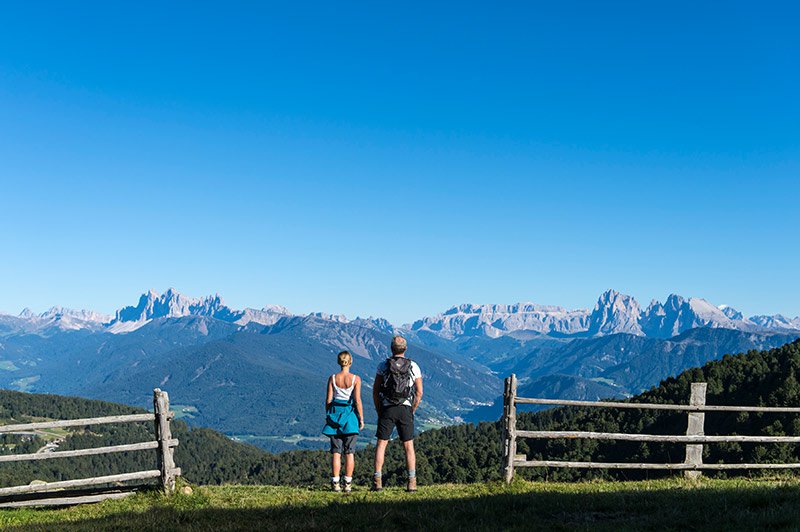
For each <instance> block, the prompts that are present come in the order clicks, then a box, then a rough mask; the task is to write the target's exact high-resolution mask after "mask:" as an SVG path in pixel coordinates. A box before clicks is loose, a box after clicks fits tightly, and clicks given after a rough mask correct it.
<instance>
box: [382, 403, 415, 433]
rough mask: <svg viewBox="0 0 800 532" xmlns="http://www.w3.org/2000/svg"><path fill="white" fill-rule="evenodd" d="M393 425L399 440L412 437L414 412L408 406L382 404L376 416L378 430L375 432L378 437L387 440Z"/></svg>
mask: <svg viewBox="0 0 800 532" xmlns="http://www.w3.org/2000/svg"><path fill="white" fill-rule="evenodd" d="M395 427H397V435H398V436H400V441H410V440H413V439H414V412H413V411H412V410H411V407H410V406H407V405H395V406H384V407H383V408H382V409H381V414H380V415H379V416H378V430H377V431H376V432H375V435H376V436H377V437H378V439H379V440H388V439H389V438H390V437H391V436H392V429H394V428H395Z"/></svg>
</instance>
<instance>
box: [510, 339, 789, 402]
mask: <svg viewBox="0 0 800 532" xmlns="http://www.w3.org/2000/svg"><path fill="white" fill-rule="evenodd" d="M798 337H800V333H794V334H763V333H749V332H743V331H736V330H731V329H707V328H698V329H691V330H689V331H686V332H684V333H683V334H681V335H679V336H676V337H674V338H670V339H667V340H662V339H658V338H645V337H642V336H636V335H632V334H614V335H610V336H604V337H600V338H587V339H578V340H574V341H573V342H570V343H568V344H566V345H564V346H562V347H560V348H559V349H557V350H556V351H553V352H548V353H535V354H532V355H531V356H529V357H528V358H525V359H523V360H521V361H520V362H519V364H518V365H517V366H516V368H515V372H516V373H517V374H518V376H519V377H521V378H523V379H536V378H539V377H542V376H545V375H553V374H563V375H575V376H578V377H583V378H589V379H592V378H602V379H604V380H605V381H606V382H609V383H613V385H615V386H618V387H620V388H621V389H622V390H624V391H626V392H627V393H638V392H640V391H642V390H644V389H647V388H649V387H651V386H653V385H654V384H655V383H657V382H659V381H660V380H661V379H663V378H664V376H665V375H675V374H677V373H680V372H681V371H683V370H685V369H687V368H691V367H695V366H700V365H702V364H704V363H706V362H708V361H709V360H714V359H717V358H719V357H721V356H722V355H724V354H726V353H741V352H745V351H750V350H753V349H766V348H772V347H777V346H780V345H783V344H785V343H788V342H791V341H793V340H795V339H796V338H798Z"/></svg>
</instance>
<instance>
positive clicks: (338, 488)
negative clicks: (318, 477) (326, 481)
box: [331, 481, 342, 492]
mask: <svg viewBox="0 0 800 532" xmlns="http://www.w3.org/2000/svg"><path fill="white" fill-rule="evenodd" d="M331 489H332V490H333V491H336V492H339V491H342V487H341V486H340V485H339V483H338V482H333V481H331Z"/></svg>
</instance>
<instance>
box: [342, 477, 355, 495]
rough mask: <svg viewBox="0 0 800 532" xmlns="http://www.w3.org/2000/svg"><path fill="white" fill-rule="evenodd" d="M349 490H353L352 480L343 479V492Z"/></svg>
mask: <svg viewBox="0 0 800 532" xmlns="http://www.w3.org/2000/svg"><path fill="white" fill-rule="evenodd" d="M351 491H353V483H352V482H347V481H346V480H345V481H344V492H345V493H350V492H351Z"/></svg>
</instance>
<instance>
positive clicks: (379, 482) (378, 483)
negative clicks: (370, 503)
mask: <svg viewBox="0 0 800 532" xmlns="http://www.w3.org/2000/svg"><path fill="white" fill-rule="evenodd" d="M382 489H383V479H382V478H381V477H372V491H381V490H382Z"/></svg>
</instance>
